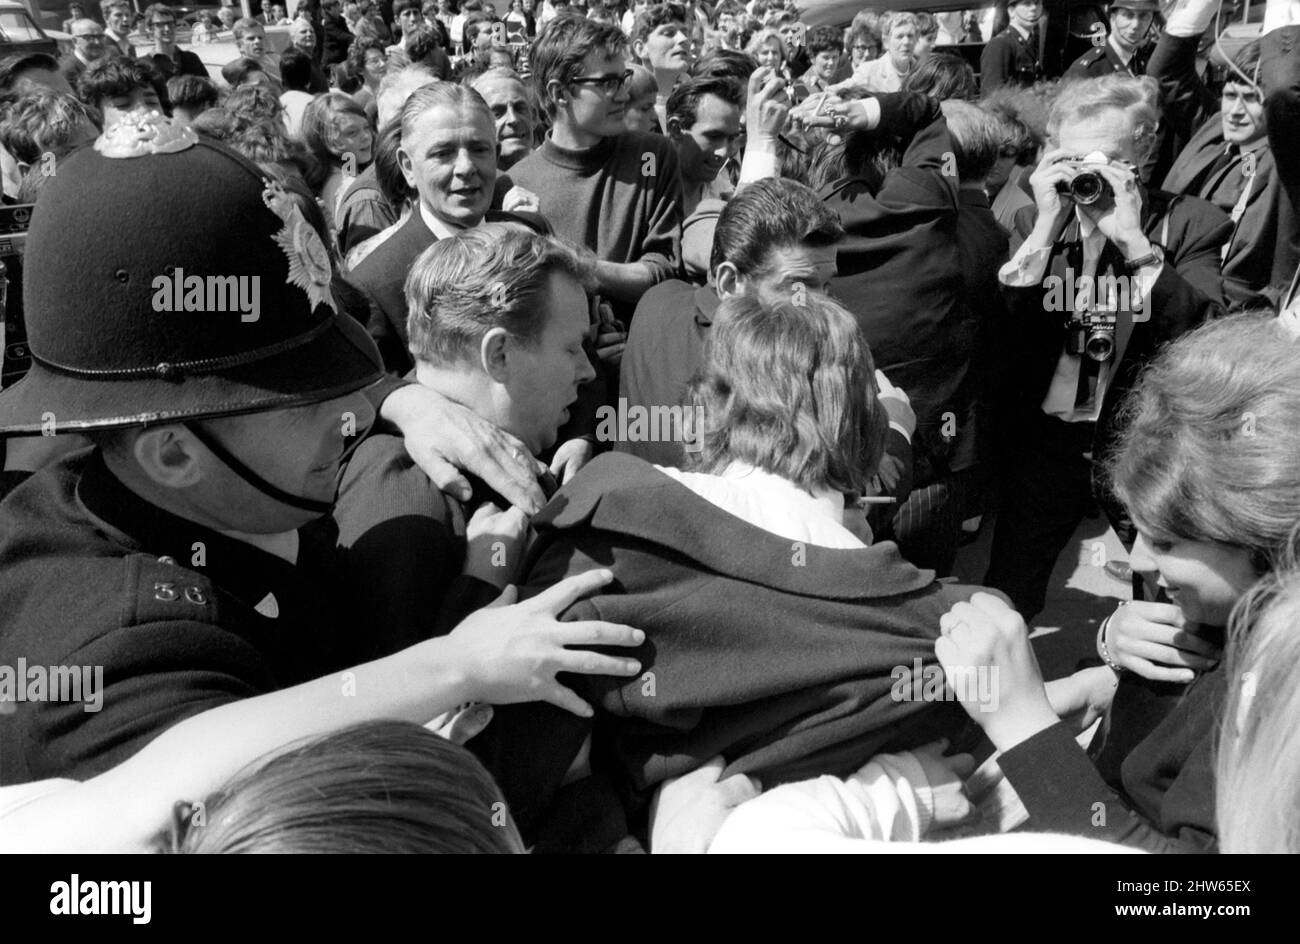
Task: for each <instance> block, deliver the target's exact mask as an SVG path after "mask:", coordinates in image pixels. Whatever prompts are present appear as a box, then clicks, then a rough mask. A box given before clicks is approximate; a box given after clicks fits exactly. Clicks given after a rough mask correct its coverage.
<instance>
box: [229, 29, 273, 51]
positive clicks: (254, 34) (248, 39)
mask: <svg viewBox="0 0 1300 944" xmlns="http://www.w3.org/2000/svg"><path fill="white" fill-rule="evenodd" d="M265 44H266V31H265V30H263V29H262V27H260V26H253V27H250V28H249V30H248V32H246V33H245V34H244V35H243V37H242V38H241V39H240V40H239V42H238V43H236V44H235V45H237V46H238V47H239V51H240V53H242V54H243V55H245V56H248V57H249V58H250V59H261V58H262V48H263V46H264V45H265Z"/></svg>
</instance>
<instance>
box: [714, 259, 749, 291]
mask: <svg viewBox="0 0 1300 944" xmlns="http://www.w3.org/2000/svg"><path fill="white" fill-rule="evenodd" d="M713 284H714V286H715V288H716V289H717V292H718V297H719V298H729V297H730V296H732V295H739V294H740V293H741V292H743V291H744V290H745V279H744V276H742V275H741V274H740V273H739V272H737V271H736V266H735V265H734V264H733V263H730V262H720V263H718V268H717V271H716V272H715V273H714V276H713Z"/></svg>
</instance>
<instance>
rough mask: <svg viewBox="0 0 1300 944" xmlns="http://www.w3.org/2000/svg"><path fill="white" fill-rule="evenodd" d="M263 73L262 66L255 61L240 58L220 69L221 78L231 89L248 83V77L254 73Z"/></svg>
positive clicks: (244, 57) (245, 57)
mask: <svg viewBox="0 0 1300 944" xmlns="http://www.w3.org/2000/svg"><path fill="white" fill-rule="evenodd" d="M265 71H266V70H265V69H263V68H262V64H261V63H260V62H258V61H257V60H256V59H250V58H248V57H247V56H241V57H240V58H238V59H232V60H231V61H230V62H227V63H226V64H225V65H224V66H222V67H221V77H222V78H223V79H224V80H225V82H226V84H227V85H229V86H230V87H231V88H232V89H233V88H239V86H241V85H243V84H244V83H245V82H246V81H248V77H249V76H250V75H252V74H253V73H254V72H265Z"/></svg>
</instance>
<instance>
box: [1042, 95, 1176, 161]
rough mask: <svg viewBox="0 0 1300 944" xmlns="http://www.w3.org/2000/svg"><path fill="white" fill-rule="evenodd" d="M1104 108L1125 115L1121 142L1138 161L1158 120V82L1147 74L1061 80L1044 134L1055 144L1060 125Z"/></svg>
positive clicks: (1151, 139) (1147, 149) (1148, 146)
mask: <svg viewBox="0 0 1300 944" xmlns="http://www.w3.org/2000/svg"><path fill="white" fill-rule="evenodd" d="M1106 111H1122V112H1124V113H1125V114H1126V115H1127V117H1128V120H1129V128H1130V131H1129V139H1128V140H1127V141H1124V142H1121V143H1122V144H1124V145H1125V147H1126V149H1127V150H1128V151H1129V154H1130V156H1131V158H1132V160H1133V163H1135V164H1141V163H1142V161H1143V160H1145V158H1146V157H1147V155H1148V154H1150V153H1151V149H1152V148H1154V147H1155V144H1156V129H1157V126H1158V125H1159V124H1160V85H1159V83H1158V82H1156V80H1155V79H1154V78H1152V77H1151V76H1149V75H1144V76H1139V77H1136V78H1135V77H1133V76H1129V75H1103V76H1099V77H1097V78H1095V79H1080V80H1078V81H1075V82H1065V83H1063V84H1062V85H1061V88H1060V91H1059V92H1058V93H1057V96H1056V100H1055V101H1054V102H1052V110H1051V111H1050V112H1049V113H1048V116H1047V136H1048V138H1049V139H1050V140H1051V141H1052V142H1053V143H1054V144H1055V143H1057V142H1059V140H1060V131H1061V128H1063V127H1065V126H1068V125H1075V124H1078V123H1079V122H1083V121H1088V120H1089V119H1091V118H1094V117H1096V116H1097V115H1099V114H1101V113H1102V112H1106Z"/></svg>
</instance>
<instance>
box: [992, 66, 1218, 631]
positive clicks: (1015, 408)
mask: <svg viewBox="0 0 1300 944" xmlns="http://www.w3.org/2000/svg"><path fill="white" fill-rule="evenodd" d="M1156 96H1157V89H1156V84H1155V82H1154V80H1152V79H1147V78H1142V79H1136V78H1131V77H1129V76H1119V75H1114V76H1106V77H1103V78H1098V79H1089V80H1085V81H1081V82H1078V83H1075V84H1073V85H1071V86H1069V87H1067V88H1066V89H1065V90H1064V91H1063V92H1062V93H1061V95H1060V96H1059V97H1058V99H1057V100H1056V102H1055V104H1054V105H1053V106H1052V112H1051V115H1050V116H1049V118H1048V126H1047V130H1048V139H1049V140H1048V148H1047V150H1046V152H1045V153H1044V154H1043V157H1042V160H1041V161H1040V163H1039V165H1038V169H1037V170H1035V171H1034V173H1033V176H1032V177H1031V178H1030V182H1031V184H1032V186H1033V192H1034V200H1035V203H1036V204H1037V205H1036V206H1035V207H1034V208H1032V209H1031V208H1029V207H1026V208H1024V209H1023V210H1022V211H1021V212H1020V213H1019V214H1018V215H1017V217H1016V228H1015V234H1014V235H1013V238H1012V243H1013V245H1015V244H1016V243H1017V242H1019V246H1018V248H1017V250H1016V252H1015V254H1014V255H1013V256H1012V258H1011V261H1010V262H1008V263H1007V264H1006V265H1005V266H1003V267H1002V270H1001V271H1000V272H999V273H998V278H999V280H1000V281H1001V283H1002V284H1003V286H1004V287H1005V289H1006V291H1007V296H1008V308H1009V310H1010V313H1011V324H1010V325H1009V326H1008V327H1009V331H1008V332H1007V336H1008V337H1009V338H1010V339H1011V340H1010V342H1009V344H1008V346H1007V349H1006V350H1005V351H1004V352H1003V355H1004V356H1005V358H1006V360H1005V369H1004V371H1003V372H1004V374H1005V375H1006V376H1007V377H1008V378H1009V382H1008V391H1007V394H1006V398H1007V402H1006V403H1005V404H1004V409H1003V416H1002V419H1003V421H1004V422H1005V423H1006V424H1007V426H1006V433H1007V435H1006V441H1007V442H1008V451H1007V453H1006V455H1005V459H1006V465H1005V468H1004V469H1002V470H1001V474H1000V478H1001V480H1002V485H1003V490H1004V497H1003V502H1002V507H1001V510H1000V512H999V515H998V522H997V530H996V532H995V535H994V540H993V551H992V560H991V561H990V565H989V571H988V574H987V575H986V577H985V580H984V582H985V584H986V585H987V586H990V587H996V588H997V589H999V590H1002V591H1004V592H1005V593H1006V594H1007V595H1008V596H1009V597H1010V598H1011V600H1012V602H1013V603H1014V604H1015V607H1016V609H1017V610H1019V611H1020V613H1021V614H1022V615H1023V616H1024V617H1025V619H1027V620H1029V619H1032V617H1033V616H1034V615H1035V614H1036V613H1038V612H1039V611H1040V610H1041V609H1042V608H1043V603H1044V597H1045V592H1046V588H1047V582H1048V578H1049V577H1050V575H1051V573H1052V568H1053V565H1054V564H1055V561H1056V558H1057V555H1058V554H1060V552H1061V550H1062V549H1063V548H1064V547H1065V545H1066V543H1067V542H1068V541H1069V539H1070V536H1071V534H1073V533H1074V529H1075V528H1076V527H1077V526H1078V524H1079V522H1080V521H1081V520H1082V518H1083V517H1084V516H1085V515H1087V514H1089V513H1090V511H1091V509H1092V488H1091V482H1092V477H1093V469H1094V467H1095V462H1094V459H1101V458H1102V457H1103V455H1104V453H1105V452H1106V446H1107V444H1108V443H1109V442H1110V440H1111V439H1112V433H1113V426H1114V420H1115V406H1116V404H1117V403H1118V402H1119V401H1120V400H1121V399H1122V396H1123V394H1124V393H1125V392H1126V391H1127V390H1128V389H1129V388H1131V387H1132V386H1133V383H1134V380H1135V379H1136V377H1137V374H1138V372H1139V371H1140V370H1141V368H1142V367H1143V365H1144V364H1145V363H1146V362H1147V361H1148V360H1149V359H1150V358H1151V356H1152V355H1153V354H1154V352H1155V350H1156V348H1158V347H1159V346H1160V345H1161V344H1164V343H1165V342H1167V341H1170V340H1173V339H1174V338H1176V337H1178V336H1179V335H1181V334H1183V333H1185V332H1186V331H1188V330H1190V329H1191V328H1193V327H1195V326H1196V325H1198V324H1200V323H1201V322H1203V321H1205V320H1207V319H1209V318H1213V317H1216V316H1218V315H1220V314H1222V302H1223V291H1222V285H1221V281H1220V269H1219V265H1220V263H1219V253H1220V248H1221V247H1222V245H1223V243H1224V242H1225V241H1226V240H1227V238H1228V236H1229V233H1230V231H1231V222H1230V221H1229V220H1228V217H1227V216H1226V215H1225V214H1224V213H1223V212H1222V211H1220V210H1218V209H1217V208H1215V207H1213V206H1211V205H1210V204H1208V203H1206V202H1205V201H1203V200H1200V199H1197V198H1195V197H1188V196H1174V195H1172V194H1168V193H1165V192H1163V191H1158V190H1147V189H1146V188H1145V187H1144V186H1143V184H1142V182H1141V181H1140V180H1139V179H1138V175H1137V173H1136V170H1135V168H1137V167H1140V166H1141V165H1142V162H1143V161H1144V160H1145V158H1146V157H1147V155H1148V154H1149V152H1150V149H1151V147H1152V146H1153V143H1154V141H1155V135H1156V126H1157V124H1158V122H1159V118H1160V113H1159V109H1158V106H1157V97H1156ZM1021 240H1023V241H1021ZM1110 517H1111V521H1112V524H1114V525H1115V526H1116V530H1117V531H1118V532H1119V534H1120V536H1121V539H1125V540H1126V541H1127V540H1130V538H1129V535H1128V533H1127V532H1128V530H1129V529H1128V528H1127V527H1126V526H1125V524H1124V522H1123V521H1122V520H1121V519H1122V515H1120V514H1112V515H1111V516H1110Z"/></svg>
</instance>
